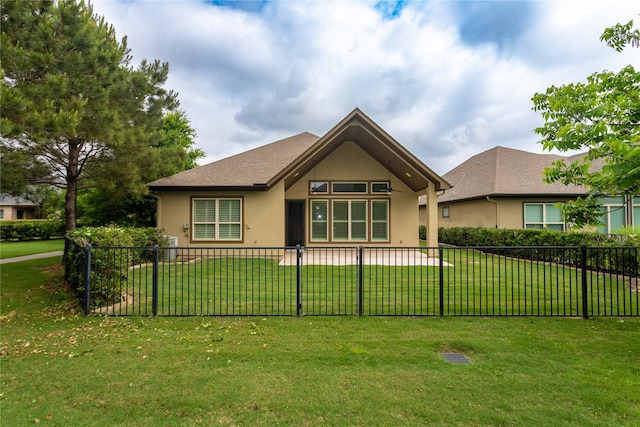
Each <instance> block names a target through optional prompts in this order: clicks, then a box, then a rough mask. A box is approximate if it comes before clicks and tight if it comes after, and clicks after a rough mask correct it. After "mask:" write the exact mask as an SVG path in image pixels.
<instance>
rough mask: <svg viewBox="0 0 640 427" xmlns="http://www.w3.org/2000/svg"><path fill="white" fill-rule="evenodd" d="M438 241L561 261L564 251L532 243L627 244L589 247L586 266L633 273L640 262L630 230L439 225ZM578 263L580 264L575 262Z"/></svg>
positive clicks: (639, 242) (639, 241)
mask: <svg viewBox="0 0 640 427" xmlns="http://www.w3.org/2000/svg"><path fill="white" fill-rule="evenodd" d="M438 240H439V242H440V243H441V244H447V245H453V246H463V247H471V246H473V247H476V246H483V247H484V248H483V252H486V253H496V252H498V251H499V250H500V249H501V248H503V247H505V246H508V247H517V249H516V250H513V251H511V252H510V254H511V256H513V257H516V258H520V259H530V260H532V261H543V262H554V263H557V262H561V263H565V264H566V260H564V259H561V258H562V257H563V252H558V253H557V255H554V252H553V251H531V250H530V248H531V247H539V246H552V247H577V246H596V247H628V248H629V249H630V250H628V251H622V252H619V251H590V252H589V253H588V255H587V256H586V263H587V265H586V267H587V268H589V269H594V270H595V269H597V270H599V271H604V272H611V273H619V274H624V275H629V274H632V275H635V274H636V272H637V271H638V267H639V266H640V250H639V247H640V234H634V233H633V232H629V233H627V234H621V235H606V234H600V233H596V232H564V231H553V230H533V229H495V228H473V227H453V228H440V229H438ZM575 267H579V265H577V264H576V265H575Z"/></svg>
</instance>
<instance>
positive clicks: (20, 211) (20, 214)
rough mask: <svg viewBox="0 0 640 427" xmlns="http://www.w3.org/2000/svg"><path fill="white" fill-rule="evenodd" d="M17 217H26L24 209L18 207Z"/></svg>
mask: <svg viewBox="0 0 640 427" xmlns="http://www.w3.org/2000/svg"><path fill="white" fill-rule="evenodd" d="M16 218H17V219H24V211H23V210H22V209H18V213H17V216H16Z"/></svg>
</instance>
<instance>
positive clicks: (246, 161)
mask: <svg viewBox="0 0 640 427" xmlns="http://www.w3.org/2000/svg"><path fill="white" fill-rule="evenodd" d="M318 139H319V137H318V136H316V135H313V134H311V133H308V132H303V133H301V134H298V135H294V136H291V137H289V138H285V139H282V140H280V141H276V142H272V143H271V144H267V145H263V146H261V147H258V148H254V149H253V150H249V151H245V152H243V153H240V154H237V155H235V156H231V157H227V158H225V159H222V160H218V161H216V162H213V163H209V164H206V165H203V166H199V167H196V168H193V169H190V170H187V171H184V172H180V173H177V174H175V175H172V176H169V177H167V178H162V179H159V180H157V181H153V182H150V183H149V184H147V185H148V186H149V188H151V189H152V190H159V189H163V188H176V187H182V188H184V187H191V188H212V189H213V188H220V189H223V188H229V187H239V188H243V187H244V188H249V187H255V186H257V185H258V186H259V185H263V184H266V183H267V182H269V181H270V180H271V179H272V178H273V177H274V176H275V175H277V174H278V173H279V172H280V171H281V170H282V169H284V168H285V167H286V166H287V165H289V164H290V163H291V162H292V161H294V160H295V159H296V158H297V157H298V156H299V155H300V154H302V153H303V152H304V151H305V150H307V149H308V148H309V147H311V146H312V145H313V144H314V143H315V142H316V141H317V140H318Z"/></svg>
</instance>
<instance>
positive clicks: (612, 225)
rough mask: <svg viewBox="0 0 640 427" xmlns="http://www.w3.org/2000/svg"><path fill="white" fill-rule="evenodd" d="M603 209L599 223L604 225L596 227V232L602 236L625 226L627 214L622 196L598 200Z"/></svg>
mask: <svg viewBox="0 0 640 427" xmlns="http://www.w3.org/2000/svg"><path fill="white" fill-rule="evenodd" d="M598 200H599V201H600V203H602V206H603V208H604V215H602V216H601V217H600V222H602V223H603V224H604V225H601V226H599V227H598V231H599V232H600V233H604V234H610V233H614V232H616V231H617V230H620V229H621V228H623V227H624V226H625V225H627V212H626V207H625V198H624V196H620V197H602V198H600V199H598Z"/></svg>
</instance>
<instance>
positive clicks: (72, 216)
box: [64, 179, 78, 231]
mask: <svg viewBox="0 0 640 427" xmlns="http://www.w3.org/2000/svg"><path fill="white" fill-rule="evenodd" d="M77 198H78V180H77V179H73V180H68V181H67V194H66V196H65V204H64V217H65V225H66V230H67V231H73V230H75V229H76V201H77Z"/></svg>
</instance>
